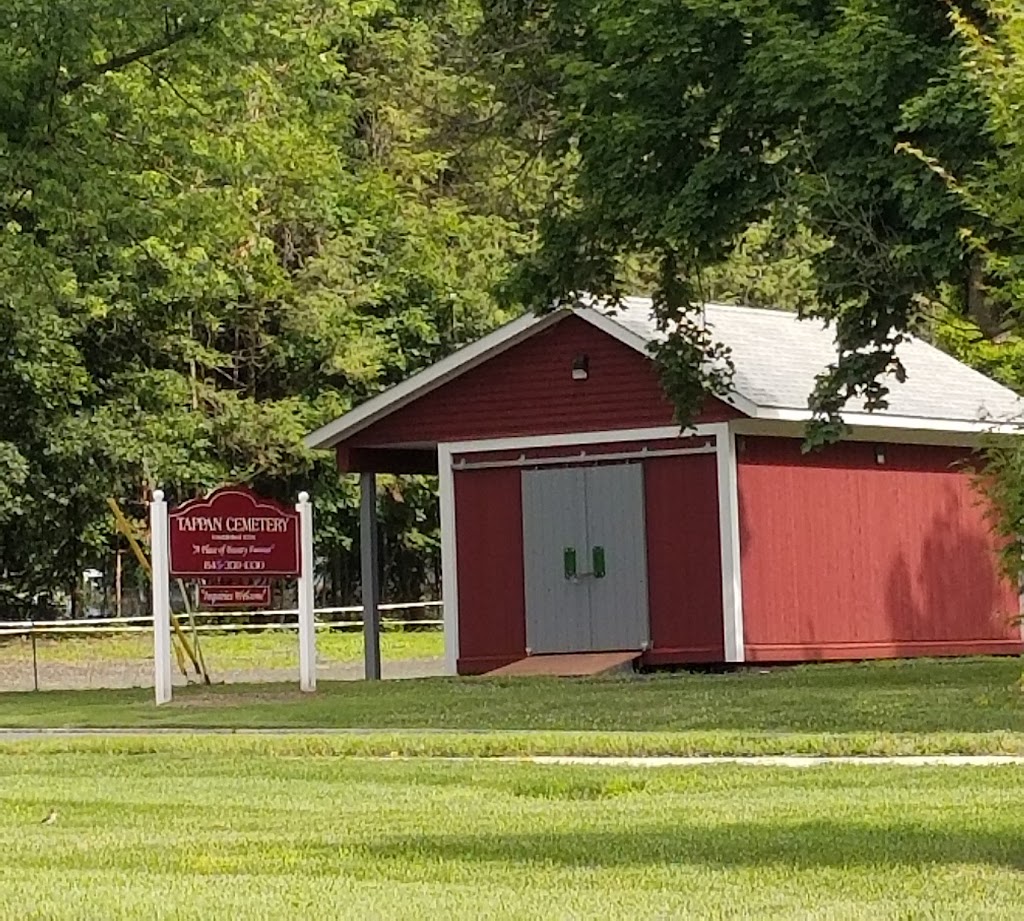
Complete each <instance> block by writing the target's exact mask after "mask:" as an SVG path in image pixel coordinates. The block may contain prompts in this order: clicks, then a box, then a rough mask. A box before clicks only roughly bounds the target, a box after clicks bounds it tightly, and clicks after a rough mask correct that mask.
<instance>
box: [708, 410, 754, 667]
mask: <svg viewBox="0 0 1024 921" xmlns="http://www.w3.org/2000/svg"><path fill="white" fill-rule="evenodd" d="M715 446H716V447H717V449H718V452H717V457H718V539H719V544H720V547H721V552H722V631H723V635H724V638H725V661H726V662H742V661H744V659H745V658H746V650H745V644H744V640H743V580H742V570H741V567H742V559H741V554H740V514H739V471H738V468H737V462H736V433H735V432H733V430H732V428H731V427H730V425H729V423H724V424H723V425H722V428H721V431H720V432H719V434H718V435H717V437H716V438H715Z"/></svg>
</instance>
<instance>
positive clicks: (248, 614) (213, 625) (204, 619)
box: [0, 601, 444, 638]
mask: <svg viewBox="0 0 1024 921" xmlns="http://www.w3.org/2000/svg"><path fill="white" fill-rule="evenodd" d="M443 606H444V602H441V601H409V602H404V603H401V604H382V605H381V606H380V610H381V612H382V614H383V615H384V616H382V618H381V624H382V625H383V626H384V628H385V629H386V628H388V627H440V626H441V625H442V623H443V621H442V620H440V619H432V620H419V619H413V618H408V617H394V616H388V615H389V614H390V613H391V612H395V611H416V610H425V609H430V608H436V609H438V610H440V609H441V608H442V607H443ZM338 614H342V615H347V616H345V617H342V618H341V619H339V620H325V619H324V616H325V615H338ZM362 614H363V609H362V608H361V607H359V606H358V605H353V606H350V607H341V608H317V609H316V611H315V612H314V616H315V617H316V625H317V626H318V627H329V628H331V629H332V630H356V629H359V628H361V627H362V625H363V620H362ZM255 616H258V617H260V618H264V617H271V618H274V620H272V621H271V622H270V623H250V622H248V621H247V620H246V618H252V617H255ZM298 616H299V612H298V609H297V608H282V609H279V610H273V611H264V610H259V611H196V612H195V613H194V614H193V615H192V617H193V618H195V622H196V630H197V631H199V632H200V633H230V632H236V631H237V632H240V631H243V630H246V631H261V630H297V629H298ZM179 617H180V618H181V619H182V621H183V623H182V629H184V630H186V631H187V632H191V630H192V627H191V625H190V624H188V623H185V622H184V621H185V620H186V619H187V618H186V616H185V615H179ZM231 621H235V622H234V623H232V622H231ZM152 630H153V618H152V616H151V615H142V616H140V617H90V618H84V619H82V620H74V621H71V620H0V638H2V637H5V636H58V635H64V634H80V635H85V636H98V635H102V634H107V633H150V632H152Z"/></svg>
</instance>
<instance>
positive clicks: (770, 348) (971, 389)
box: [305, 298, 1024, 448]
mask: <svg viewBox="0 0 1024 921" xmlns="http://www.w3.org/2000/svg"><path fill="white" fill-rule="evenodd" d="M569 314H574V315H576V316H578V317H580V318H581V319H583V320H586V321H587V322H589V323H592V324H593V325H594V326H596V327H597V328H599V329H601V330H603V331H604V332H606V333H608V334H609V335H611V336H614V337H615V338H616V339H619V340H620V341H622V342H624V343H626V344H627V345H629V346H631V347H632V348H635V349H637V350H638V351H641V352H643V353H644V354H647V353H648V350H649V347H650V345H651V343H652V342H654V341H655V340H656V339H657V338H658V337H659V332H658V330H657V328H656V326H655V323H654V320H653V317H652V313H651V302H650V300H648V299H647V298H627V299H625V301H624V302H623V304H622V306H621V307H620V308H617V309H615V310H605V309H602V308H600V307H596V306H595V307H578V308H575V309H566V308H563V309H560V310H556V311H554V312H552V313H548V314H544V315H542V316H535V315H527V316H522V317H519V318H518V319H516V320H513V321H512V322H511V323H508V324H506V325H505V326H503V327H501V328H500V329H497V330H495V331H494V332H492V333H491V334H489V335H488V336H485V337H484V338H483V339H480V340H478V341H476V342H474V343H471V344H470V345H467V346H466V347H464V348H462V349H460V350H459V351H457V352H455V353H454V354H452V355H450V356H448V357H447V358H445V359H443V360H442V361H440V362H438V363H437V364H434V365H431V366H430V367H428V368H425V369H424V370H423V371H420V372H419V373H418V374H414V375H413V376H412V377H410V378H408V379H407V380H405V381H403V382H402V383H401V384H397V385H396V386H394V387H392V388H390V389H389V390H386V391H384V392H383V393H380V394H378V395H377V396H375V397H372V398H371V399H369V400H367V401H366V402H365V403H363V404H362V405H360V406H358V407H356V408H355V409H353V410H351V411H350V412H348V413H345V414H344V415H343V416H340V417H339V418H337V419H335V420H334V421H333V422H329V423H328V424H327V425H324V426H322V427H321V428H319V429H317V430H316V431H315V432H311V433H310V434H309V435H307V436H306V438H305V442H306V444H307V445H308V446H309V447H311V448H330V447H333V446H334V445H336V444H338V443H339V442H341V441H343V440H344V439H346V438H349V437H351V436H352V435H354V434H355V433H356V432H358V431H360V430H362V429H364V428H367V427H368V426H370V425H372V424H373V423H374V422H376V421H378V420H379V419H382V418H383V417H384V416H387V415H389V414H390V413H392V412H394V411H395V410H397V409H398V408H400V407H401V406H405V405H406V404H408V403H410V402H412V401H413V400H416V399H418V398H419V397H421V396H423V395H424V394H426V393H429V392H430V391H431V390H434V389H436V388H437V387H440V386H442V385H443V384H445V383H447V382H448V381H450V380H453V379H454V378H456V377H458V376H459V375H461V374H464V373H465V372H466V371H469V370H470V369H471V368H474V367H476V366H477V365H480V364H482V363H483V362H484V361H487V360H488V359H490V358H493V357H494V356H495V355H498V354H500V353H501V352H504V351H505V350H507V349H509V348H512V347H513V346H514V345H516V344H518V343H519V342H522V341H523V340H524V339H526V338H529V337H530V336H532V335H533V334H535V333H536V332H539V331H540V330H541V329H544V328H546V327H548V326H550V325H551V324H552V323H556V322H558V321H559V320H561V319H562V318H564V317H565V316H568V315H569ZM703 315H704V319H705V322H706V323H707V324H708V327H709V329H710V330H711V332H712V334H713V336H714V338H715V339H716V340H717V341H719V342H721V343H722V344H723V345H725V346H727V347H728V348H729V349H730V350H731V352H732V359H733V362H734V364H735V375H734V378H733V392H732V393H730V394H726V395H724V397H723V399H725V400H726V402H728V403H730V404H731V405H733V406H735V407H736V408H737V409H739V410H740V411H741V412H743V413H745V414H746V415H747V416H749V417H751V418H754V419H766V420H781V421H789V422H802V421H806V420H808V419H810V416H811V414H810V410H809V409H808V407H807V402H808V397H809V396H810V394H811V391H812V390H813V389H814V383H815V377H816V376H817V375H818V374H820V373H821V372H822V371H824V370H825V369H826V368H827V367H828V366H829V365H830V364H831V363H832V362H834V361H835V358H836V347H835V341H834V338H833V334H832V331H831V330H830V329H828V328H827V327H826V326H825V324H824V323H823V322H822V321H820V320H813V319H804V320H802V319H800V318H799V317H798V316H797V315H796V314H793V313H788V312H784V311H779V310H763V309H759V308H753V307H734V306H728V305H722V304H707V305H705V306H704V308H703ZM896 351H897V355H898V356H899V358H900V359H901V361H902V362H903V364H904V366H905V368H906V371H907V380H906V381H905V382H904V383H899V382H898V381H896V380H895V379H891V380H887V381H886V384H887V386H888V387H889V389H890V393H889V396H888V402H889V406H888V408H887V409H884V410H876V411H875V412H870V413H869V412H866V411H864V409H863V406H858V405H855V404H853V403H851V404H850V405H849V407H848V408H847V409H846V410H844V412H843V419H844V420H845V421H846V422H847V423H848V424H849V425H853V426H857V425H871V426H886V427H892V428H902V429H913V430H931V431H944V432H974V433H979V434H980V433H983V432H1004V433H1005V432H1010V433H1017V432H1024V401H1022V400H1021V399H1020V398H1019V397H1018V396H1017V395H1016V394H1015V393H1014V392H1013V391H1011V390H1009V389H1008V388H1006V387H1003V386H1002V385H1001V384H997V383H996V382H995V381H993V380H991V379H990V378H987V377H985V375H983V374H981V373H979V372H977V371H975V370H973V369H972V368H969V367H967V366H966V365H965V364H963V363H961V362H959V361H957V360H956V359H955V358H953V357H951V356H949V355H946V354H945V353H944V352H942V351H940V350H939V349H937V348H935V347H934V346H931V345H929V344H928V343H926V342H923V341H921V340H920V339H916V338H913V337H911V338H910V339H909V340H908V341H906V342H904V343H902V344H901V345H899V346H898V347H897V350H896Z"/></svg>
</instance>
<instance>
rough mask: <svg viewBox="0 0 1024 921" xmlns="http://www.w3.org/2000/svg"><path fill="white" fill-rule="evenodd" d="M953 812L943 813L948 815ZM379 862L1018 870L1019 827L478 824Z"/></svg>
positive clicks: (393, 851)
mask: <svg viewBox="0 0 1024 921" xmlns="http://www.w3.org/2000/svg"><path fill="white" fill-rule="evenodd" d="M952 819H953V817H951V820H952ZM367 852H368V855H369V856H371V857H372V858H374V859H377V860H380V859H385V860H399V861H405V860H419V861H422V860H424V859H427V860H441V861H455V862H463V861H469V862H474V861H475V862H495V863H523V864H555V865H563V866H568V867H601V868H605V867H609V868H611V867H631V866H636V867H642V866H656V865H662V864H664V865H672V864H703V865H707V866H713V867H721V866H725V867H750V866H754V867H756V866H771V865H784V866H791V867H795V868H797V869H814V868H818V867H825V868H842V867H851V866H864V867H870V866H878V867H891V866H926V865H929V864H961V863H963V864H992V865H996V866H1003V867H1008V868H1011V869H1014V870H1021V869H1024V830H1021V831H1016V830H1015V831H1012V832H1006V833H1000V832H996V831H992V832H989V831H985V830H980V829H971V830H965V829H959V830H958V829H953V828H946V827H939V826H932V827H926V826H921V825H898V824H866V823H865V824H861V823H852V824H851V823H844V824H836V823H828V822H802V823H794V824H791V825H771V826H767V825H764V824H753V823H742V822H740V823H736V824H733V825H728V826H721V827H707V826H701V825H687V824H685V823H684V824H680V825H677V826H673V827H672V828H664V827H661V828H658V827H655V828H649V827H645V828H639V829H637V830H636V831H635V832H631V831H622V832H614V831H578V832H567V833H564V834H560V833H549V834H546V833H541V832H537V833H514V834H512V833H501V832H482V833H480V834H474V835H425V836H414V837H401V838H390V839H387V840H385V841H384V842H382V843H381V844H380V845H376V846H371V847H369V848H367Z"/></svg>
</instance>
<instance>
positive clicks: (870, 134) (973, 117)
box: [484, 0, 995, 440]
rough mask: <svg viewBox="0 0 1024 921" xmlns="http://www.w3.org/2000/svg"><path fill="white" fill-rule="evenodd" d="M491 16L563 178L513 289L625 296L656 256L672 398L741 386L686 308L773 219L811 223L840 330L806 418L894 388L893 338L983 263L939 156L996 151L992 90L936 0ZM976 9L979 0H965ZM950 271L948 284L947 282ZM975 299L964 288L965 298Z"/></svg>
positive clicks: (514, 81) (513, 1) (819, 301)
mask: <svg viewBox="0 0 1024 921" xmlns="http://www.w3.org/2000/svg"><path fill="white" fill-rule="evenodd" d="M488 11H489V12H488V19H487V22H486V26H485V30H484V34H485V37H486V38H487V39H488V40H489V46H488V47H489V50H490V55H491V60H492V61H493V62H494V65H495V66H496V68H497V69H498V70H499V71H500V72H501V73H502V75H503V77H502V80H503V86H504V89H505V98H506V100H507V104H508V105H509V107H510V111H511V113H512V115H513V116H514V117H515V118H517V120H518V123H520V124H525V123H531V124H541V125H542V126H543V127H544V130H543V132H542V136H543V138H544V143H545V149H546V151H547V154H548V156H549V157H551V158H553V159H555V160H559V161H561V160H564V159H565V158H571V159H572V160H573V162H574V164H575V167H574V169H573V170H572V171H571V173H570V174H569V179H568V181H567V182H566V184H565V185H564V186H563V188H562V189H561V193H560V195H559V196H558V197H557V198H556V199H555V200H554V201H553V203H552V204H553V207H552V209H551V211H550V213H549V215H548V217H547V218H546V220H545V221H544V223H543V226H542V245H541V246H540V248H539V249H538V250H537V252H536V253H534V254H533V255H532V256H531V257H530V258H529V259H528V260H526V261H525V262H524V263H523V264H522V266H521V268H520V270H519V273H518V277H517V284H516V285H515V287H514V289H513V290H514V291H515V292H516V294H518V295H519V296H521V297H523V298H524V299H526V300H528V301H529V302H530V303H531V304H532V305H534V306H535V307H538V308H541V307H543V306H545V305H550V304H552V303H557V302H558V301H560V300H562V299H565V298H572V297H575V296H577V295H578V294H579V293H580V292H581V291H584V290H590V291H594V292H596V293H599V294H604V295H608V296H611V297H613V298H614V297H616V296H617V295H618V294H620V293H621V291H622V268H623V263H624V261H625V260H626V259H627V258H628V257H630V256H635V255H636V254H641V255H643V256H645V257H647V258H649V259H650V260H651V261H652V262H653V264H654V265H655V266H656V268H657V272H658V281H657V284H656V285H655V290H654V294H655V303H656V309H657V312H658V316H659V320H660V322H661V324H662V325H663V326H664V327H665V328H666V329H669V330H672V334H671V335H670V336H669V337H668V339H667V340H666V342H665V344H664V346H662V347H661V348H660V351H659V358H660V360H661V363H662V366H663V370H664V378H665V381H666V385H667V387H668V389H669V391H670V393H671V394H672V396H673V397H674V398H675V401H676V404H677V407H678V409H679V413H680V416H681V417H682V418H683V419H687V418H690V417H691V416H692V415H693V414H694V412H695V411H696V408H697V406H698V405H699V402H700V400H701V399H702V398H703V395H704V394H705V393H706V392H708V391H709V390H710V391H711V392H715V391H720V390H722V389H724V388H726V387H727V386H728V383H729V377H730V367H729V361H728V355H726V354H725V353H724V352H723V351H722V350H721V349H720V348H719V347H718V346H717V344H716V343H715V342H714V340H713V339H712V338H711V337H710V336H709V335H708V334H707V332H706V331H705V330H704V328H703V326H702V325H701V323H700V321H699V317H698V316H697V315H696V314H695V313H694V312H693V310H692V305H693V303H694V302H695V301H696V300H698V297H697V294H698V293H699V291H698V289H699V287H700V286H699V283H698V281H699V278H700V276H701V273H702V272H703V271H704V270H706V268H707V267H708V266H711V265H714V264H716V263H718V262H719V261H720V260H721V259H722V258H723V256H724V254H725V253H726V252H727V250H728V249H729V247H730V246H731V245H732V244H733V242H734V241H735V240H736V238H737V237H738V236H739V235H740V234H742V233H743V232H744V231H746V230H747V228H749V227H750V226H751V225H753V224H756V223H758V222H761V221H764V220H765V219H766V218H768V217H769V216H772V217H773V219H774V220H775V221H776V226H777V227H778V229H779V231H780V232H781V233H783V234H791V233H792V232H794V231H795V229H796V228H798V227H802V228H805V229H807V230H809V231H810V232H811V233H812V235H814V236H815V237H816V238H818V239H821V240H822V241H825V242H826V243H827V244H828V245H826V246H823V247H821V248H820V249H818V251H816V252H815V253H814V254H813V266H814V275H815V279H816V287H817V297H816V304H815V306H814V307H813V308H807V307H805V308H804V309H805V312H808V313H814V314H816V315H819V316H822V317H824V318H825V319H827V320H828V321H830V322H832V323H833V324H834V326H835V330H836V339H837V345H838V354H837V359H836V361H835V363H834V364H833V366H832V367H831V368H830V369H829V371H828V373H826V374H824V375H823V376H822V377H821V378H820V379H819V381H818V385H817V388H816V391H815V393H814V394H813V395H811V406H812V408H813V409H814V411H815V413H816V417H817V420H818V426H817V427H816V429H815V430H814V432H813V434H814V436H815V437H816V438H817V439H818V440H820V439H822V438H829V437H835V436H836V435H837V434H838V432H839V431H840V430H841V426H840V423H839V413H840V410H841V409H842V407H843V406H844V405H845V404H846V402H847V401H849V400H850V399H853V398H862V399H863V400H864V401H865V403H866V404H867V406H868V407H881V406H883V405H884V403H885V395H886V392H887V389H886V387H885V384H884V379H883V375H885V374H886V373H894V374H895V375H896V377H897V378H899V377H900V376H901V375H902V374H903V369H902V367H901V365H900V363H899V360H898V357H897V356H896V354H895V348H896V346H897V345H898V344H899V342H900V341H901V340H902V338H903V337H904V335H905V334H906V332H907V330H908V329H910V328H912V327H913V326H914V325H915V322H916V321H917V319H918V318H919V315H920V314H921V312H922V309H923V305H924V304H926V303H927V302H928V299H930V298H931V299H934V298H935V297H936V296H937V295H938V292H939V291H940V290H949V288H950V286H951V287H952V288H953V289H955V290H957V291H966V290H968V288H969V287H970V284H971V281H972V278H973V277H974V276H975V275H976V271H975V268H974V266H973V265H972V260H971V252H970V249H969V247H967V246H966V245H965V243H964V235H963V230H964V228H965V227H968V228H971V227H979V228H980V227H981V225H983V224H984V223H985V222H984V220H983V219H982V218H981V217H980V216H979V215H978V214H977V213H976V212H972V211H971V210H970V209H968V208H966V207H965V206H964V203H963V202H962V201H961V200H960V199H959V198H958V196H956V195H954V194H951V192H950V190H949V189H948V187H947V186H946V184H945V183H944V182H943V181H942V180H941V178H940V177H938V176H936V175H935V174H934V172H932V171H931V170H929V169H928V168H927V167H926V166H925V165H924V164H922V163H921V162H920V161H919V160H916V159H915V158H913V157H907V156H904V155H900V154H897V153H896V152H895V150H894V148H895V146H896V144H897V143H899V142H901V141H902V142H904V143H906V144H909V145H912V146H915V147H918V148H921V149H926V150H928V151H929V152H930V155H931V156H933V157H936V158H938V159H939V160H941V162H943V163H944V164H946V165H947V167H948V168H949V169H951V170H952V171H954V172H956V173H957V174H958V175H972V174H974V173H975V172H976V171H977V166H976V164H978V163H979V162H984V161H986V160H988V159H990V158H991V157H993V156H995V147H994V145H993V144H992V143H991V137H990V136H989V135H988V133H987V131H986V125H985V118H986V105H985V97H984V95H983V94H982V93H979V91H978V88H977V87H976V85H975V84H974V83H973V82H972V81H971V80H970V79H969V76H968V75H967V73H966V72H965V71H964V68H963V67H962V66H961V58H960V52H961V46H960V44H959V41H958V38H957V36H956V34H955V31H954V28H953V26H952V25H951V23H950V21H949V18H948V9H947V8H946V7H944V6H942V5H941V4H927V3H925V4H922V3H917V2H910V0H856V2H853V3H848V4H841V5H837V4H832V3H824V2H813V0H785V2H765V0H725V2H721V0H683V2H679V0H645V2H642V3H636V2H629V0H601V2H596V0H584V2H573V3H568V2H564V0H506V2H504V3H500V4H494V5H489V6H488ZM963 16H964V17H965V19H966V21H968V22H973V23H974V24H975V25H979V26H984V25H986V23H987V22H988V20H989V14H988V12H987V8H986V6H985V5H984V4H980V3H969V4H965V6H964V12H963ZM944 286H946V287H945V288H944ZM965 300H966V299H965Z"/></svg>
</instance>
